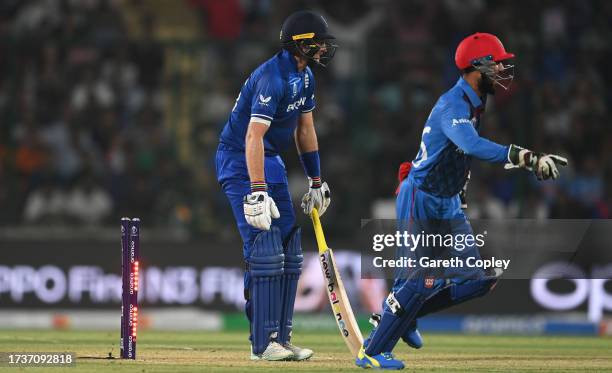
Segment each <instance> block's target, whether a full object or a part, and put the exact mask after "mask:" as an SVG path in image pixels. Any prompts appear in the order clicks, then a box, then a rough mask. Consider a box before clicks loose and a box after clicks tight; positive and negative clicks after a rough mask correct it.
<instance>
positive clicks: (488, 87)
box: [478, 73, 495, 95]
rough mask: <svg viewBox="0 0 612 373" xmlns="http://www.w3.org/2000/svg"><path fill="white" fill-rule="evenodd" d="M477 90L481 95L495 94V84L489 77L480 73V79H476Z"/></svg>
mask: <svg viewBox="0 0 612 373" xmlns="http://www.w3.org/2000/svg"><path fill="white" fill-rule="evenodd" d="M478 90H479V91H480V93H482V94H483V95H494V94H495V86H494V83H493V81H492V80H491V78H489V77H488V76H487V75H486V74H483V73H481V74H480V80H479V81H478Z"/></svg>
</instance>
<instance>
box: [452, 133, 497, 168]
mask: <svg viewBox="0 0 612 373" xmlns="http://www.w3.org/2000/svg"><path fill="white" fill-rule="evenodd" d="M460 148H461V149H462V150H463V151H464V152H465V153H467V154H469V155H471V156H474V157H476V158H478V159H481V160H483V161H486V162H492V163H505V162H507V161H508V147H507V146H504V145H500V144H498V143H496V142H493V141H491V140H488V139H485V138H484V137H478V138H476V139H474V140H473V141H471V142H469V143H467V144H464V146H463V147H461V146H460Z"/></svg>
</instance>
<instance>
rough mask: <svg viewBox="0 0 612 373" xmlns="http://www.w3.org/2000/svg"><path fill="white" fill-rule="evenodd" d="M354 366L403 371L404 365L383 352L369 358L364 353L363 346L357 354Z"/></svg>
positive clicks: (391, 355)
mask: <svg viewBox="0 0 612 373" xmlns="http://www.w3.org/2000/svg"><path fill="white" fill-rule="evenodd" d="M355 365H357V366H358V367H361V368H364V369H368V368H374V369H388V370H400V369H404V363H403V362H402V361H401V360H397V359H396V358H395V357H393V354H392V353H391V352H383V353H381V354H378V355H374V356H369V355H368V354H366V353H365V347H363V346H362V347H361V349H360V350H359V354H357V358H356V359H355Z"/></svg>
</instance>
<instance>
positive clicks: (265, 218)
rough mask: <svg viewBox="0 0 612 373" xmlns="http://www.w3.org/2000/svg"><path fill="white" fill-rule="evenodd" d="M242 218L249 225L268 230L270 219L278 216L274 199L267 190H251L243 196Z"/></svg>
mask: <svg viewBox="0 0 612 373" xmlns="http://www.w3.org/2000/svg"><path fill="white" fill-rule="evenodd" d="M243 207H244V218H245V219H246V221H247V223H249V225H252V226H253V227H255V228H257V229H261V230H265V231H268V230H270V225H271V224H272V219H278V218H280V213H279V212H278V208H277V207H276V203H274V200H273V199H272V198H271V197H269V196H268V193H267V192H252V193H249V194H247V195H246V196H244V203H243Z"/></svg>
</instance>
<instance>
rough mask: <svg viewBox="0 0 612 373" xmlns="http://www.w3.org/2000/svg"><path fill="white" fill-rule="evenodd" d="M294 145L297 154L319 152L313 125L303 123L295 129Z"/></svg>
mask: <svg viewBox="0 0 612 373" xmlns="http://www.w3.org/2000/svg"><path fill="white" fill-rule="evenodd" d="M295 145H296V146H297V151H298V154H304V153H308V152H313V151H317V150H319V144H318V142H317V133H316V131H315V129H314V124H312V123H305V124H302V125H299V126H298V127H297V128H296V129H295Z"/></svg>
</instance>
